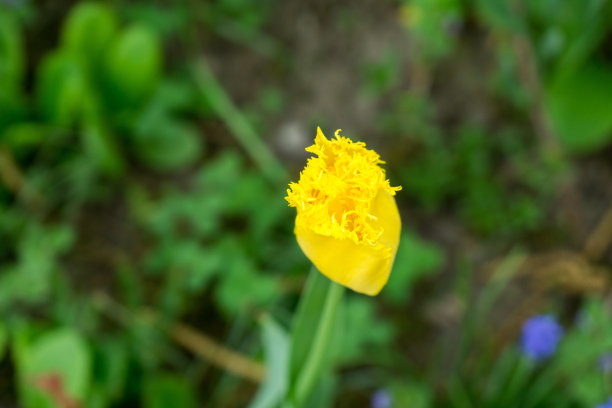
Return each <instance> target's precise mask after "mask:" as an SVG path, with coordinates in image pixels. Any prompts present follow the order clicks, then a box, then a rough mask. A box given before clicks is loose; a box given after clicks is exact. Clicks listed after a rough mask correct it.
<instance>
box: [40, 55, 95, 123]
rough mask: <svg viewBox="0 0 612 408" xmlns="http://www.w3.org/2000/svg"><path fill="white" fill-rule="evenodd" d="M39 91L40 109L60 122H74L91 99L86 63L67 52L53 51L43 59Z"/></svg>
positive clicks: (53, 119)
mask: <svg viewBox="0 0 612 408" xmlns="http://www.w3.org/2000/svg"><path fill="white" fill-rule="evenodd" d="M36 93H37V95H36V97H37V101H38V107H39V109H40V110H41V113H42V114H43V115H44V116H45V118H46V119H47V120H49V121H51V122H53V123H55V124H59V125H70V124H73V123H75V122H76V121H77V120H78V119H80V118H81V117H82V115H83V113H84V112H85V109H86V106H87V104H89V103H91V102H90V101H89V100H88V99H89V98H90V91H89V86H88V82H87V77H86V73H85V71H84V69H83V66H82V64H81V63H80V62H79V61H78V60H77V59H75V58H74V57H73V56H71V55H69V54H67V53H61V52H54V53H52V54H50V55H48V56H47V57H46V58H45V59H44V60H43V62H42V65H41V66H40V69H39V71H38V82H37V88H36Z"/></svg>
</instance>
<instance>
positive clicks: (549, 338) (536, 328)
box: [520, 315, 563, 361]
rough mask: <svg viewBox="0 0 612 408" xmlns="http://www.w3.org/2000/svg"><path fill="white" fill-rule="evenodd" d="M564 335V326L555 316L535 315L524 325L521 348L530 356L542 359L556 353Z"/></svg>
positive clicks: (534, 358)
mask: <svg viewBox="0 0 612 408" xmlns="http://www.w3.org/2000/svg"><path fill="white" fill-rule="evenodd" d="M562 337H563V328H562V327H561V325H560V324H559V323H557V321H556V320H555V318H554V317H553V316H551V315H538V316H533V317H531V318H530V319H528V320H527V321H526V322H525V324H524V325H523V332H522V334H521V340H520V344H521V350H522V352H523V354H524V355H525V356H527V357H528V358H531V359H533V360H536V361H537V360H542V359H544V358H547V357H550V356H552V355H553V354H554V353H555V351H556V350H557V344H558V343H559V341H560V340H561V338H562Z"/></svg>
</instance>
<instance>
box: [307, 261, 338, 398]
mask: <svg viewBox="0 0 612 408" xmlns="http://www.w3.org/2000/svg"><path fill="white" fill-rule="evenodd" d="M317 273H318V272H317ZM330 285H331V286H330V288H329V290H328V292H327V296H326V298H325V305H324V307H323V312H322V314H321V318H320V320H319V325H318V327H317V330H316V333H315V334H314V339H313V342H312V345H311V348H310V352H309V354H308V357H307V358H306V361H305V363H304V365H303V366H302V369H301V370H300V373H299V375H298V377H297V381H296V386H295V401H296V403H297V406H301V405H302V403H303V402H304V400H305V399H306V398H307V397H308V396H309V394H310V392H311V391H312V388H313V387H314V385H315V384H316V381H317V380H318V377H319V375H320V372H321V367H322V365H323V361H324V357H325V355H326V351H327V349H328V348H329V341H330V339H331V334H332V331H333V326H334V323H335V321H336V314H337V311H338V306H339V305H340V301H341V300H342V294H343V293H344V286H342V285H339V284H337V283H334V282H332V283H330Z"/></svg>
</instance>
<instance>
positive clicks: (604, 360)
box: [597, 352, 612, 373]
mask: <svg viewBox="0 0 612 408" xmlns="http://www.w3.org/2000/svg"><path fill="white" fill-rule="evenodd" d="M597 365H598V367H599V369H600V370H601V371H602V372H604V373H610V372H612V353H610V352H608V353H604V354H602V355H601V357H599V361H598V364H597Z"/></svg>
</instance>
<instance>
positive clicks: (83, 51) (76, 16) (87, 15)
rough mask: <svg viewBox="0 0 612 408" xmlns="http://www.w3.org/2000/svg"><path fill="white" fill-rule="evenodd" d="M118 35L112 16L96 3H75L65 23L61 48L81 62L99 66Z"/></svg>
mask: <svg viewBox="0 0 612 408" xmlns="http://www.w3.org/2000/svg"><path fill="white" fill-rule="evenodd" d="M116 32H117V21H116V17H115V14H114V12H113V11H112V10H111V9H110V8H109V7H108V6H107V5H105V4H103V3H97V2H90V1H86V2H81V3H78V4H77V5H76V6H75V7H74V8H72V10H70V14H69V15H68V17H67V18H66V20H65V21H64V25H63V27H62V46H63V47H64V48H65V49H66V50H68V51H69V52H70V53H73V54H74V55H76V56H78V57H80V58H82V59H83V60H84V62H87V63H88V64H90V66H91V67H92V68H93V67H94V64H96V65H97V64H99V63H100V62H101V61H102V59H103V58H104V55H105V53H106V50H107V48H108V46H109V45H110V43H111V41H112V40H113V37H114V36H115V34H116Z"/></svg>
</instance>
